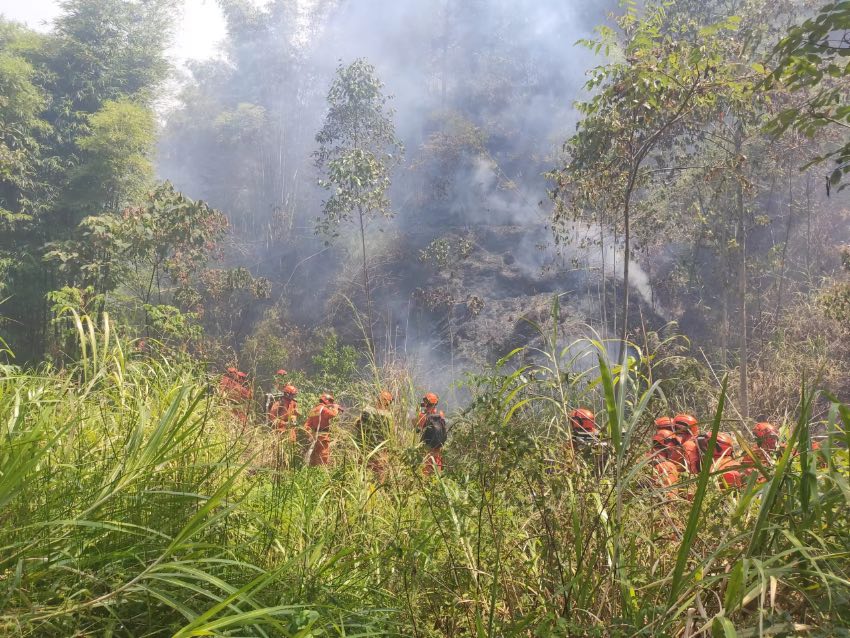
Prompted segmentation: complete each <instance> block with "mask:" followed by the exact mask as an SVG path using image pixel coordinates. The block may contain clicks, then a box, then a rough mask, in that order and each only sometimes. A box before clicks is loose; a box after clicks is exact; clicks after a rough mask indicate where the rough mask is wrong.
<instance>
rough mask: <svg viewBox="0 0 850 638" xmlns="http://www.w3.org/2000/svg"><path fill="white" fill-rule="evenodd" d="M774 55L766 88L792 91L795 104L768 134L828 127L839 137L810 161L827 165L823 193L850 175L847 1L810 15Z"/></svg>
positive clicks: (811, 131)
mask: <svg viewBox="0 0 850 638" xmlns="http://www.w3.org/2000/svg"><path fill="white" fill-rule="evenodd" d="M774 54H775V55H776V66H775V68H774V70H773V71H772V73H771V75H770V78H769V80H768V82H767V85H768V86H771V85H773V86H775V85H777V84H783V85H785V86H786V87H788V88H789V89H791V90H792V91H796V92H798V99H797V100H795V103H791V104H789V105H788V106H787V108H785V109H783V110H782V111H781V112H780V113H779V115H778V116H777V117H776V119H775V120H774V122H773V124H772V127H771V128H772V130H773V131H774V132H775V133H783V132H785V131H786V130H788V129H794V130H796V131H799V132H800V133H803V134H804V135H806V136H808V137H813V136H815V135H816V134H817V133H819V132H821V131H822V130H824V129H826V128H833V129H837V130H838V131H839V132H840V133H841V134H842V135H841V137H842V141H841V142H839V143H838V144H837V145H833V148H831V149H830V150H827V151H826V152H825V153H823V154H820V155H818V156H816V157H815V158H814V160H813V161H812V162H811V164H815V163H820V162H823V161H827V160H830V161H832V162H833V164H834V168H833V169H832V171H831V173H830V175H829V176H828V177H827V181H826V188H827V193H829V190H830V188H831V187H832V186H837V185H839V184H841V181H842V180H843V178H844V176H845V175H846V174H847V173H848V172H850V141H848V135H847V130H848V129H850V101H848V99H847V96H848V94H850V67H848V65H847V56H848V55H850V1H848V0H843V1H841V2H833V3H830V4H827V5H826V6H824V7H823V8H822V9H821V10H820V12H819V13H818V14H817V15H816V16H814V17H812V18H810V19H808V20H806V21H805V22H803V23H802V24H800V25H798V26H795V27H793V28H791V29H790V30H789V31H788V34H787V35H786V36H785V37H784V38H783V39H782V40H781V41H780V42H779V44H777V45H776V48H775V50H774ZM811 164H810V165H811ZM846 186H847V185H846V184H843V185H841V186H840V188H841V189H843V188H845V187H846Z"/></svg>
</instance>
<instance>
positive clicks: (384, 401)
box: [378, 390, 393, 408]
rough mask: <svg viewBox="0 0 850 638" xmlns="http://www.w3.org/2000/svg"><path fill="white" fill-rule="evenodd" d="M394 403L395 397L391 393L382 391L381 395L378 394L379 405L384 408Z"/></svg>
mask: <svg viewBox="0 0 850 638" xmlns="http://www.w3.org/2000/svg"><path fill="white" fill-rule="evenodd" d="M392 402H393V395H392V393H391V392H388V391H387V390H381V392H380V394H378V405H379V406H381V407H382V408H386V407H389V406H390V404H392Z"/></svg>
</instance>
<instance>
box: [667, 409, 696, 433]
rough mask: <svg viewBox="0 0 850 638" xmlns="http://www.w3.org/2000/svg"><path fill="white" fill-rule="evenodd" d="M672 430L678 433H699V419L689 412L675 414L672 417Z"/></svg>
mask: <svg viewBox="0 0 850 638" xmlns="http://www.w3.org/2000/svg"><path fill="white" fill-rule="evenodd" d="M673 431H674V432H676V433H678V434H690V435H691V436H697V435H699V421H697V419H696V417H694V416H691V415H690V414H677V415H676V416H674V417H673Z"/></svg>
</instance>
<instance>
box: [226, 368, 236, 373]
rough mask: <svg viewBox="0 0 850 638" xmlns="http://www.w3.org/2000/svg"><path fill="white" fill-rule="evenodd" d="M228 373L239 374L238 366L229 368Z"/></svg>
mask: <svg viewBox="0 0 850 638" xmlns="http://www.w3.org/2000/svg"><path fill="white" fill-rule="evenodd" d="M227 374H234V375H235V374H238V373H237V372H236V368H228V369H227Z"/></svg>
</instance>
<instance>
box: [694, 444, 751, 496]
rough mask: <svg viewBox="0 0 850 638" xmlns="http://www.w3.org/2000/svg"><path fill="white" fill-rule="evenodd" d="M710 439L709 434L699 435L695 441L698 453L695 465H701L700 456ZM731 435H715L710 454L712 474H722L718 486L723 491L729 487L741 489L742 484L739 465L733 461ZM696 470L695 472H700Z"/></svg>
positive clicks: (698, 469)
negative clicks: (715, 439) (715, 438)
mask: <svg viewBox="0 0 850 638" xmlns="http://www.w3.org/2000/svg"><path fill="white" fill-rule="evenodd" d="M710 439H711V435H710V434H700V435H699V436H698V437H697V439H696V442H697V447H698V448H699V451H700V457H699V460H698V462H697V465H698V466H700V467H701V465H702V455H703V454H705V452H706V450H707V449H708V442H709V440H710ZM732 445H733V439H732V435H731V434H728V433H726V432H718V433H717V444H716V445H715V446H714V450H713V452H712V457H713V460H712V464H711V471H712V472H722V474H721V475H720V477H719V483H720V486H721V487H722V488H724V489H728V488H731V487H741V486H743V484H744V480H743V476H742V475H741V472H740V463H739V462H738V461H736V460H735V459H734V449H733V447H732ZM700 467H698V468H697V472H699V471H700Z"/></svg>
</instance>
